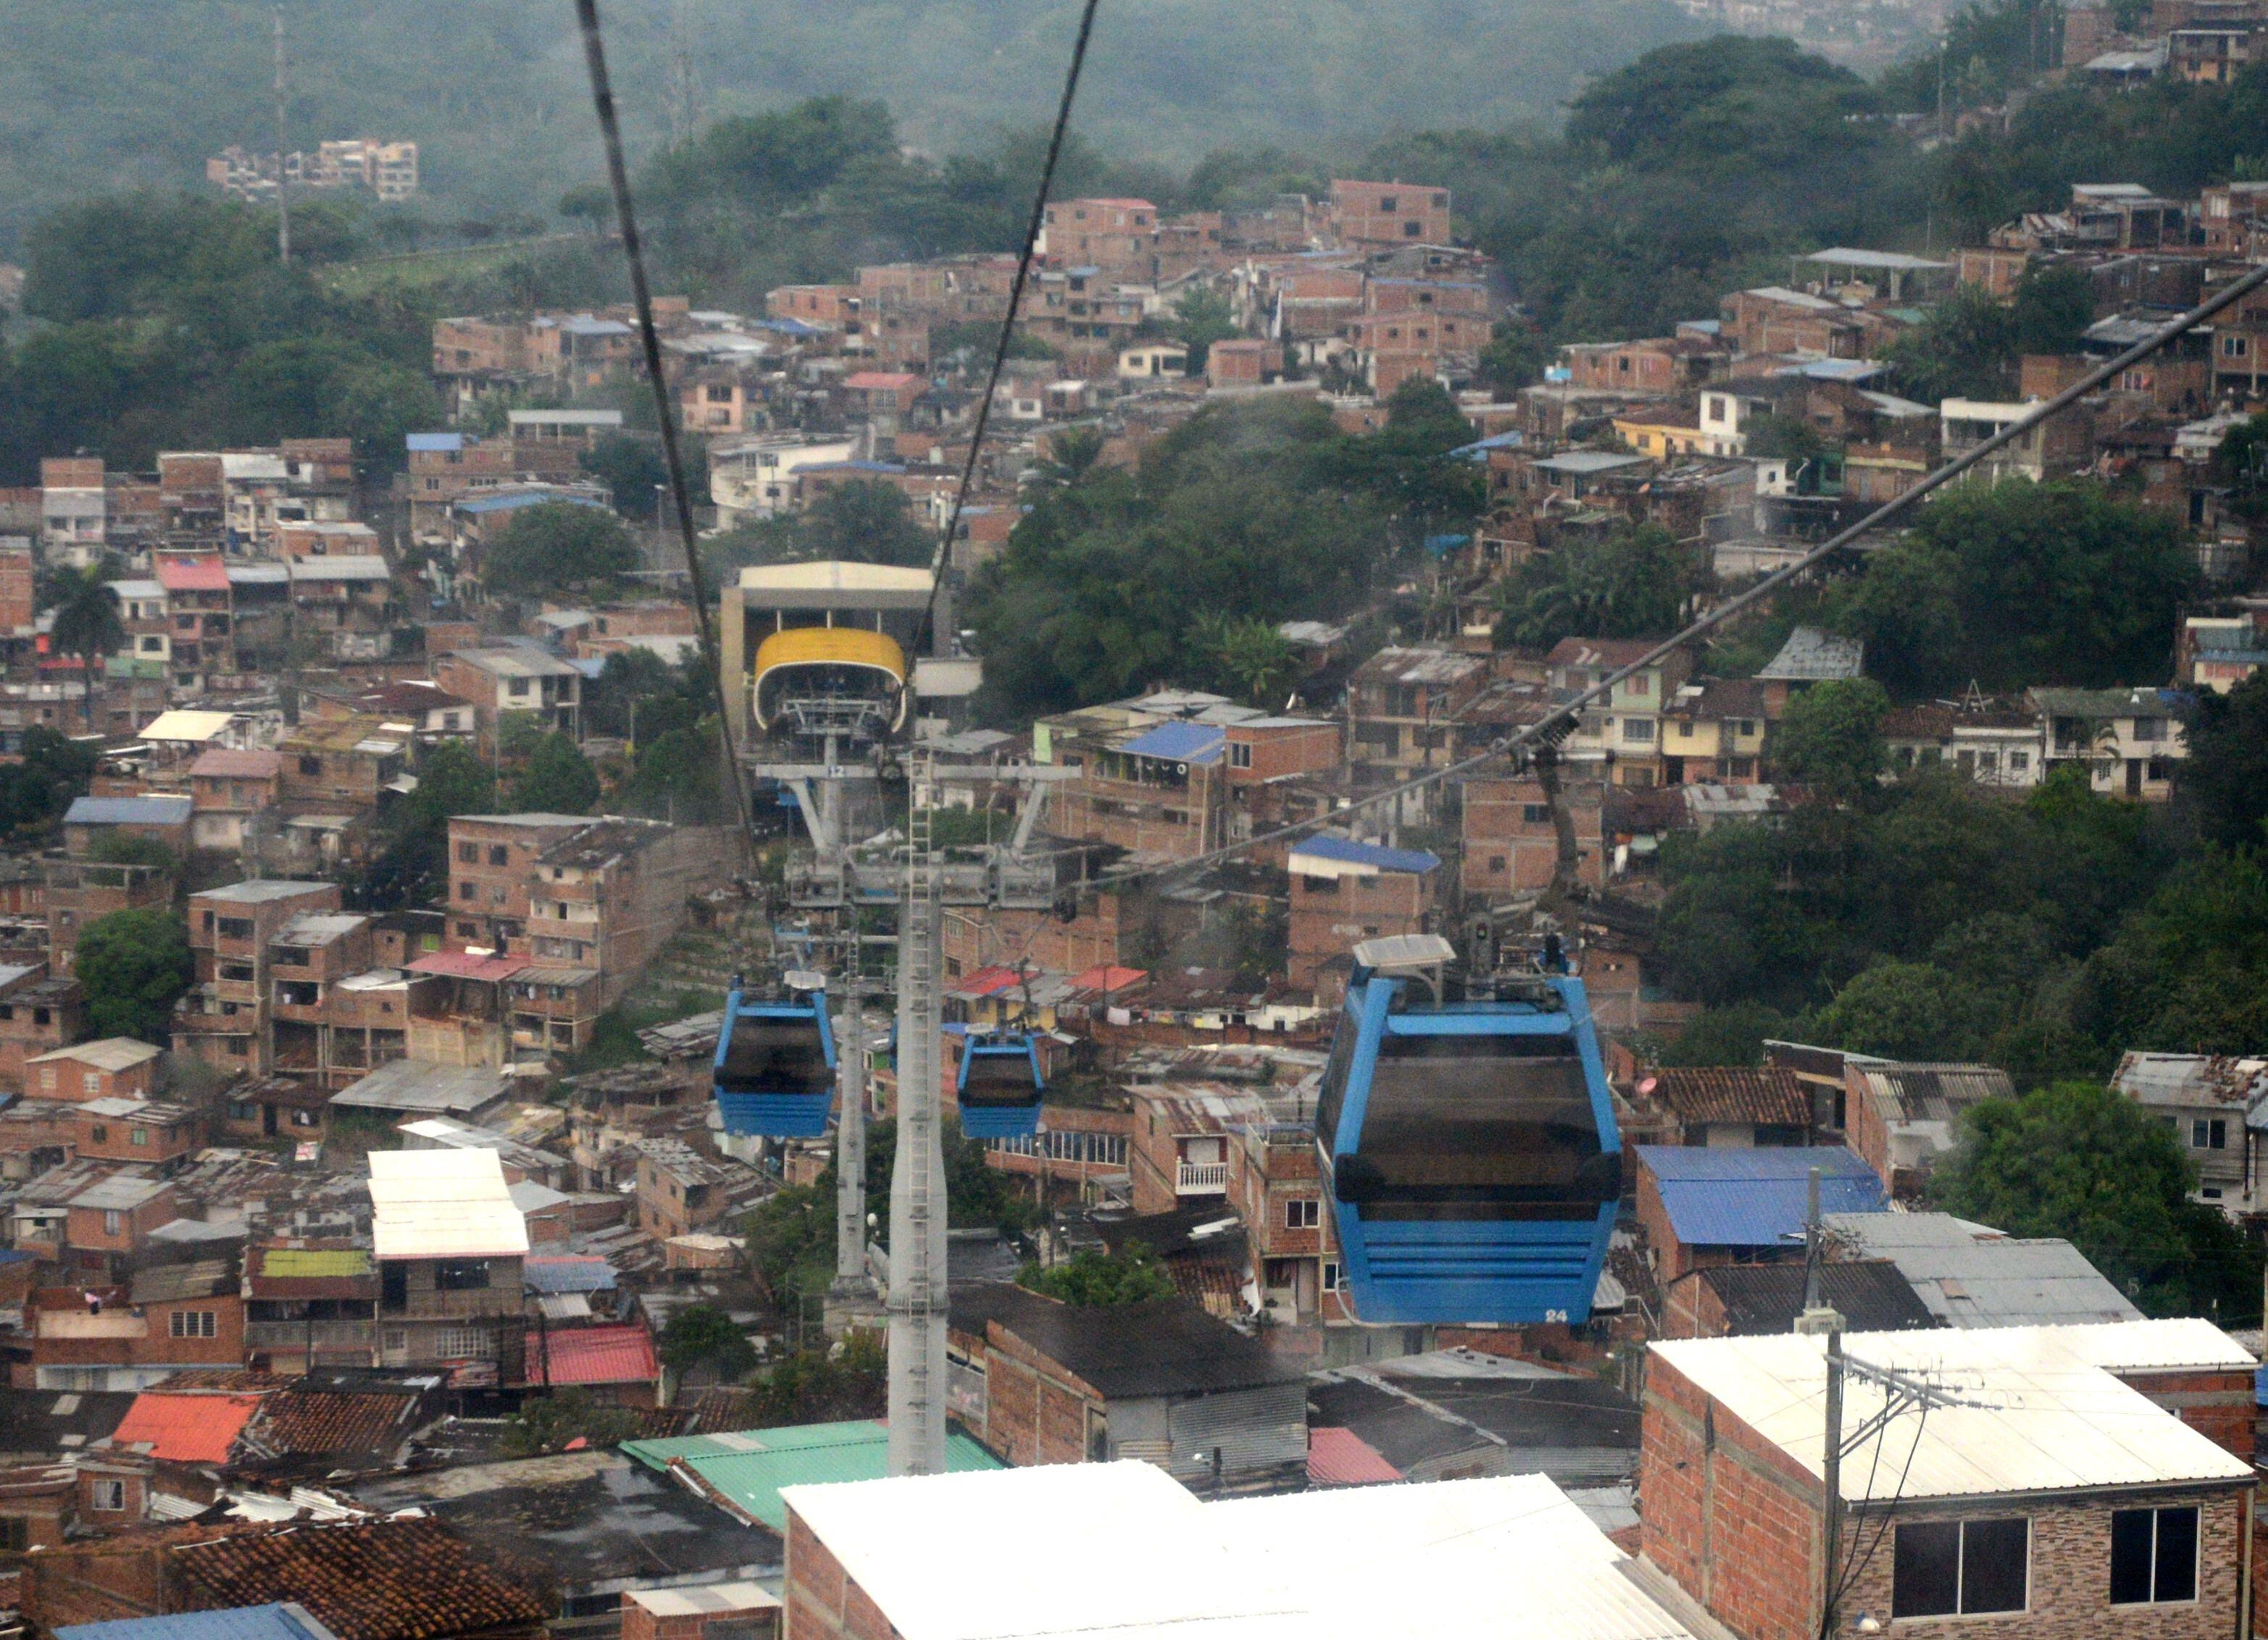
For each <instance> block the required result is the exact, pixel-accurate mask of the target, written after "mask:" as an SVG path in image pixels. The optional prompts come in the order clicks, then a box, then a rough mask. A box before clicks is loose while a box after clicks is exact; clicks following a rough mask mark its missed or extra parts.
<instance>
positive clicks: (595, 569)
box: [481, 501, 639, 596]
mask: <svg viewBox="0 0 2268 1640" xmlns="http://www.w3.org/2000/svg"><path fill="white" fill-rule="evenodd" d="M638 563H639V558H638V548H637V541H635V540H634V539H633V538H632V537H631V535H630V531H629V530H628V529H627V528H626V527H624V526H623V524H622V520H621V519H620V518H616V517H615V515H614V514H613V513H611V512H608V511H606V510H605V509H603V508H600V507H586V506H583V505H581V504H578V503H576V502H571V501H546V502H543V503H541V504H538V505H536V506H533V507H522V508H520V509H519V510H518V511H515V512H514V513H513V514H512V518H511V521H510V522H508V523H507V524H505V526H504V528H502V529H501V530H498V531H497V533H496V534H495V536H494V537H493V538H492V539H490V541H487V542H486V543H484V544H483V545H482V548H481V578H482V582H483V583H484V584H485V585H487V586H488V587H489V588H490V591H492V592H498V593H502V594H505V595H507V596H509V595H511V594H514V593H518V594H522V595H527V596H533V595H534V594H537V593H543V592H569V591H578V590H589V591H592V592H599V593H602V594H603V593H604V592H607V591H608V590H609V589H611V588H612V587H613V586H614V585H615V584H616V583H617V582H618V581H619V580H620V578H621V577H622V576H624V575H627V574H628V573H629V572H630V571H631V570H635V569H637V567H638Z"/></svg>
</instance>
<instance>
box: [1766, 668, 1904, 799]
mask: <svg viewBox="0 0 2268 1640" xmlns="http://www.w3.org/2000/svg"><path fill="white" fill-rule="evenodd" d="M1889 710H1890V697H1889V695H1888V694H1887V693H1886V692H1885V691H1884V690H1883V688H1882V686H1881V684H1879V683H1877V682H1875V681H1874V680H1873V679H1872V678H1849V679H1841V678H1837V679H1830V680H1827V681H1825V682H1823V683H1815V684H1813V685H1812V686H1811V687H1810V688H1807V689H1805V690H1804V691H1803V692H1802V693H1800V695H1796V696H1794V697H1793V699H1791V700H1790V701H1789V702H1788V703H1787V710H1786V712H1784V713H1783V714H1781V717H1780V720H1779V723H1778V725H1777V726H1776V727H1775V728H1774V729H1773V731H1772V736H1773V739H1772V761H1774V762H1775V763H1777V764H1778V766H1779V769H1780V771H1781V772H1782V773H1783V774H1784V775H1786V777H1787V778H1788V779H1790V780H1793V781H1797V782H1800V783H1802V784H1804V785H1808V786H1820V787H1823V788H1825V789H1826V790H1828V791H1835V792H1840V793H1844V794H1845V795H1849V794H1853V793H1856V792H1859V791H1863V790H1864V789H1865V788H1866V787H1867V785H1868V784H1870V783H1872V782H1873V781H1874V778H1875V776H1878V775H1880V774H1881V772H1882V761H1883V758H1884V756H1885V752H1884V749H1883V746H1882V718H1883V717H1884V715H1885V714H1887V713H1888V712H1889Z"/></svg>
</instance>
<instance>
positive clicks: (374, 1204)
mask: <svg viewBox="0 0 2268 1640" xmlns="http://www.w3.org/2000/svg"><path fill="white" fill-rule="evenodd" d="M370 1200H371V1215H372V1217H371V1251H372V1255H373V1256H374V1257H375V1258H376V1260H377V1262H378V1275H379V1305H378V1325H379V1365H381V1366H416V1367H430V1366H439V1365H445V1364H446V1365H453V1366H475V1367H476V1374H475V1375H477V1373H484V1372H490V1371H493V1372H497V1373H499V1374H500V1375H501V1376H502V1377H503V1378H504V1379H508V1380H510V1381H515V1382H516V1381H518V1377H517V1372H516V1369H517V1368H518V1366H519V1362H517V1361H507V1360H506V1359H505V1358H504V1357H505V1355H506V1352H507V1349H509V1350H510V1352H511V1353H512V1354H514V1355H517V1354H518V1353H519V1349H520V1346H521V1335H520V1326H521V1322H520V1312H521V1308H522V1305H523V1303H524V1300H523V1298H522V1295H521V1291H520V1286H521V1283H520V1261H521V1260H522V1259H524V1258H525V1257H526V1256H527V1221H526V1220H525V1218H524V1217H522V1216H521V1213H520V1210H519V1209H518V1208H517V1207H515V1206H513V1205H512V1192H511V1187H510V1186H508V1185H506V1184H505V1183H504V1168H503V1166H501V1165H500V1164H499V1162H498V1161H497V1153H496V1152H495V1151H372V1153H371V1157H370ZM489 1381H490V1382H492V1383H493V1382H496V1381H498V1380H497V1379H490V1380H489Z"/></svg>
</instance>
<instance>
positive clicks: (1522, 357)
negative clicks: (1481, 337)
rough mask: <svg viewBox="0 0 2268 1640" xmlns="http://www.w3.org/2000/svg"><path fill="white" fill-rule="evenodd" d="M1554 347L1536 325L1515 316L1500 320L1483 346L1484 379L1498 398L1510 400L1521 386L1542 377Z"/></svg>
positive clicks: (1481, 376)
mask: <svg viewBox="0 0 2268 1640" xmlns="http://www.w3.org/2000/svg"><path fill="white" fill-rule="evenodd" d="M1550 362H1551V350H1550V348H1549V347H1547V346H1546V345H1545V344H1544V341H1543V337H1542V336H1541V335H1537V334H1536V332H1535V328H1534V327H1533V326H1531V325H1528V324H1525V323H1523V322H1521V320H1516V319H1505V320H1498V321H1497V325H1496V328H1495V329H1494V330H1493V331H1492V332H1491V334H1490V336H1489V344H1488V346H1486V347H1484V348H1483V349H1481V356H1480V360H1479V366H1480V378H1481V380H1482V381H1483V382H1484V383H1485V384H1486V385H1487V386H1488V390H1489V391H1490V392H1491V393H1494V394H1495V395H1496V396H1497V397H1498V398H1499V399H1509V398H1511V397H1512V395H1513V393H1518V392H1519V391H1520V390H1521V388H1522V387H1526V386H1532V385H1533V384H1535V383H1536V382H1539V381H1542V380H1543V367H1544V366H1545V365H1547V364H1550Z"/></svg>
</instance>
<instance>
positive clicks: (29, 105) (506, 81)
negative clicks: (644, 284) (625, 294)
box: [0, 0, 1698, 246]
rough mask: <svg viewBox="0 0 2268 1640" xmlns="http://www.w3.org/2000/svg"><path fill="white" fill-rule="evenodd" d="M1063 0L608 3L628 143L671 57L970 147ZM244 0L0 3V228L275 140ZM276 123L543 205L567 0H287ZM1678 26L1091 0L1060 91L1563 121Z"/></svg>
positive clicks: (260, 50)
mask: <svg viewBox="0 0 2268 1640" xmlns="http://www.w3.org/2000/svg"><path fill="white" fill-rule="evenodd" d="M1077 10H1078V8H1077V4H1076V0H887V3H881V0H840V3H837V4H811V0H612V4H608V5H607V6H606V7H605V8H604V13H603V15H604V17H605V18H606V22H607V26H608V48H609V53H610V56H611V59H612V63H613V66H614V69H615V77H616V84H617V87H618V90H619V92H620V93H621V96H622V103H623V107H624V110H625V116H626V118H627V119H628V120H629V121H630V126H631V132H632V137H633V141H634V142H635V143H637V145H638V146H639V147H640V148H641V149H645V148H651V147H652V146H653V145H654V144H656V143H658V142H659V141H661V140H663V139H664V138H665V137H666V135H667V133H668V131H669V129H670V123H669V121H670V107H671V97H672V87H673V84H674V82H675V80H676V78H677V76H676V74H675V72H674V70H675V67H676V64H677V62H678V60H679V58H680V55H681V52H680V48H679V45H678V42H679V41H680V40H684V41H688V42H689V46H690V49H689V51H687V52H685V53H684V54H683V55H685V56H686V57H687V58H689V62H690V65H691V68H692V73H693V78H694V81H695V83H696V85H697V87H698V94H699V110H700V113H701V114H702V115H703V117H704V118H707V119H714V118H716V117H718V116H719V115H725V114H737V113H747V112H752V111H755V110H759V109H763V108H770V107H779V106H781V105H783V104H785V103H789V102H792V101H794V100H797V99H801V98H805V97H809V96H813V95H816V94H821V93H826V92H849V93H852V94H855V95H857V96H859V97H863V98H879V99H882V100H884V101H887V103H888V104H889V106H890V107H891V109H892V111H893V112H894V113H895V114H896V115H897V117H898V121H899V125H900V129H901V130H902V133H903V135H904V137H905V139H906V140H907V141H908V142H909V143H916V144H918V145H920V146H922V147H924V148H925V149H930V150H933V151H939V152H942V151H946V150H948V149H954V148H963V149H966V148H972V147H982V146H984V145H985V144H987V143H990V141H992V140H993V139H995V138H996V137H997V136H998V134H999V133H1000V132H1001V131H1002V130H1004V129H1014V128H1020V127H1028V126H1029V125H1031V124H1033V123H1034V122H1036V121H1042V120H1043V119H1045V118H1047V117H1048V116H1049V114H1051V112H1052V110H1053V107H1054V102H1055V98H1056V95H1057V90H1058V88H1059V85H1060V81H1061V76H1062V73H1063V69H1064V63H1065V59H1066V57H1067V55H1068V52H1069V49H1070V44H1071V35H1072V31H1073V28H1074V26H1075V23H1076V18H1077ZM272 15H273V11H272V8H271V6H270V5H269V4H254V3H253V0H45V3H44V4H15V5H8V6H0V246H4V245H6V244H8V243H11V242H12V241H14V240H15V239H17V238H18V236H19V235H20V233H21V232H22V230H23V228H24V226H25V224H26V223H27V222H28V221H29V220H30V219H32V218H33V217H36V216H37V215H38V214H39V213H40V212H41V211H42V210H46V209H48V208H49V207H51V206H53V205H55V204H57V203H59V202H63V201H66V200H70V199H74V198H80V197H84V196H85V195H89V194H93V193H100V192H105V191H108V190H112V189H116V188H131V187H139V186H151V187H158V188H173V187H179V186H183V185H195V183H196V182H197V181H198V180H200V178H201V176H202V167H203V161H204V159H205V157H206V156H207V155H209V154H211V153H214V152H217V151H218V150H219V149H221V148H222V147H223V146H225V145H226V144H227V143H244V144H245V145H246V146H247V147H252V148H255V149H265V148H270V147H272V146H273V145H274V143H273V137H272V131H273V127H274V115H273V111H272V101H273V98H272V92H271V90H270V85H271V67H270V63H271V57H270V50H271V47H270V26H271V25H270V18H271V17H272ZM284 21H285V26H286V30H287V33H288V37H289V40H290V48H291V60H292V72H291V78H292V94H291V102H290V107H289V112H288V123H289V129H290V135H291V146H293V147H313V145H314V143H316V142H317V141H319V140H320V139H322V138H325V137H333V136H381V137H389V138H402V137H407V138H410V139H412V140H415V141H416V142H417V143H419V144H420V145H421V149H422V159H423V168H424V176H425V183H426V189H427V193H428V195H429V199H428V201H427V202H426V206H425V209H426V210H430V211H431V212H433V213H435V214H440V215H446V214H448V213H451V212H455V213H460V214H472V215H477V214H481V213H483V212H490V211H499V210H514V211H521V212H526V211H531V210H534V211H548V210H549V207H550V206H551V204H552V203H553V202H554V201H555V200H556V198H557V196H558V195H559V194H560V193H561V192H562V191H563V190H564V189H566V188H571V187H573V186H575V185H577V184H578V183H582V182H587V181H590V180H594V179H595V178H596V176H597V158H596V153H595V148H594V144H593V139H592V133H591V120H590V111H589V105H588V101H587V93H586V92H585V82H584V78H583V65H582V60H581V56H580V51H579V46H578V41H577V39H576V36H575V32H574V18H573V8H572V6H571V4H570V0H470V3H469V4H468V3H467V0H285V4H284ZM1697 33H1698V30H1697V27H1696V26H1694V25H1693V24H1691V23H1690V22H1689V21H1688V20H1687V19H1686V18H1684V16H1683V14H1682V13H1680V12H1679V11H1677V10H1676V9H1675V7H1674V6H1672V5H1670V4H1668V3H1667V0H1241V4H1228V3H1226V0H1105V4H1104V5H1103V7H1102V10H1101V17H1100V21H1099V22H1098V25H1097V26H1096V30H1095V39H1094V48H1093V51H1092V54H1091V55H1090V58H1089V63H1088V70H1087V75H1086V82H1085V84H1084V85H1083V87H1082V91H1081V95H1080V105H1079V126H1080V129H1081V130H1082V131H1083V132H1084V133H1085V134H1086V136H1088V137H1089V138H1091V139H1092V140H1093V141H1094V142H1095V143H1097V144H1098V145H1100V146H1101V148H1102V149H1103V150H1104V151H1106V152H1110V151H1116V152H1117V153H1118V154H1123V156H1124V157H1125V158H1144V159H1153V160H1160V161H1164V162H1167V163H1170V164H1173V165H1177V166H1183V165H1188V164H1189V163H1191V162H1193V161H1194V160H1196V159H1197V158H1199V157H1200V156H1201V155H1203V154H1204V153H1205V152H1207V151H1210V150H1212V149H1214V148H1217V147H1221V146H1225V145H1239V144H1249V143H1262V142H1265V143H1283V144H1285V145H1298V146H1303V147H1306V148H1307V149H1309V150H1310V151H1313V150H1315V149H1318V148H1321V149H1323V150H1326V151H1331V150H1341V151H1350V152H1354V151H1360V150H1361V148H1362V147H1363V146H1364V145H1366V143H1369V142H1371V141H1373V140H1374V139H1376V138H1378V137H1379V136H1384V135H1388V134H1389V133H1391V132H1394V131H1395V130H1399V129H1421V128H1440V127H1477V128H1486V129H1498V128H1501V127H1504V126H1506V125H1507V124H1512V123H1516V122H1519V121H1528V120H1534V121H1540V122H1550V121H1556V119H1557V114H1558V111H1559V108H1560V107H1561V105H1563V104H1564V103H1565V100H1566V99H1568V98H1569V97H1570V96H1572V94H1573V93H1574V92H1576V91H1577V90H1578V89H1580V86H1581V85H1583V84H1584V82H1585V81H1586V79H1587V77H1590V76H1592V75H1594V74H1598V73H1601V72H1603V71H1606V70H1611V69H1613V68H1616V67H1617V66H1619V65H1621V64H1622V63H1626V62H1628V61H1630V60H1631V58H1633V57H1635V56H1638V55H1640V54H1641V53H1643V52H1645V51H1646V50H1649V49H1651V48H1653V47H1655V46H1659V45H1661V44H1663V43H1665V42H1667V41H1670V40H1682V39H1690V38H1693V37H1695V35H1696V34H1697Z"/></svg>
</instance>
